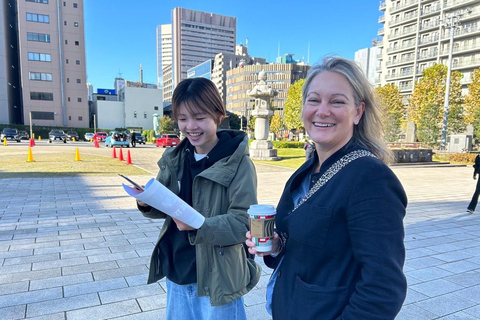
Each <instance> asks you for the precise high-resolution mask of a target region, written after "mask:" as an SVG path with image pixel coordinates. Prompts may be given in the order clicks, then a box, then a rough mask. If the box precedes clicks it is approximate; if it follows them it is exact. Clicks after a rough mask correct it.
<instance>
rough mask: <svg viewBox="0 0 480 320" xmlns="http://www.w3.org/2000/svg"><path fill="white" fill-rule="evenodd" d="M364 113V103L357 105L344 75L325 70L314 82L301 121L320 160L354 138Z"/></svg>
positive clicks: (308, 91)
mask: <svg viewBox="0 0 480 320" xmlns="http://www.w3.org/2000/svg"><path fill="white" fill-rule="evenodd" d="M364 110H365V104H364V103H363V102H362V103H361V104H360V105H358V106H356V105H355V101H354V96H353V88H352V86H351V85H350V83H349V82H348V80H347V78H346V77H345V76H344V75H342V74H340V73H337V72H330V71H323V72H321V73H319V74H317V75H316V76H315V77H314V78H313V79H312V81H311V82H310V86H309V87H308V90H307V94H306V99H305V101H304V108H303V114H302V118H303V123H304V125H305V130H306V131H307V133H308V135H309V136H310V138H311V139H312V140H313V141H314V142H315V144H316V149H317V153H318V156H319V158H320V160H321V161H323V160H325V159H326V158H328V157H329V156H331V155H332V154H334V153H335V152H336V151H338V150H339V149H340V148H342V147H343V146H344V145H345V144H346V143H347V142H348V141H349V140H350V139H351V138H352V136H353V127H354V125H355V123H358V122H359V121H360V118H361V117H362V114H363V111H364Z"/></svg>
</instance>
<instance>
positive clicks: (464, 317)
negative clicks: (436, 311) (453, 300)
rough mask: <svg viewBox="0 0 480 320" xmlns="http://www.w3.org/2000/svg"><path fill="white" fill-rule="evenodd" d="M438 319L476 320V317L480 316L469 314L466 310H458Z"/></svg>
mask: <svg viewBox="0 0 480 320" xmlns="http://www.w3.org/2000/svg"><path fill="white" fill-rule="evenodd" d="M437 319H438V320H474V319H480V318H477V317H474V316H472V315H469V314H468V313H466V312H456V313H454V314H451V315H448V316H445V317H440V318H437Z"/></svg>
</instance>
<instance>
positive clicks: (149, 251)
mask: <svg viewBox="0 0 480 320" xmlns="http://www.w3.org/2000/svg"><path fill="white" fill-rule="evenodd" d="M135 252H137V254H138V255H139V256H140V257H148V258H150V257H151V256H152V252H153V246H152V249H144V250H135Z"/></svg>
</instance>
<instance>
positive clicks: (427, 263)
mask: <svg viewBox="0 0 480 320" xmlns="http://www.w3.org/2000/svg"><path fill="white" fill-rule="evenodd" d="M443 263H444V261H442V260H440V259H436V258H432V257H422V258H416V259H409V260H406V261H405V265H407V266H409V267H412V268H414V269H423V268H428V267H434V266H438V265H441V264H443Z"/></svg>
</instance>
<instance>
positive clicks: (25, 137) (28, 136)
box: [18, 130, 30, 140]
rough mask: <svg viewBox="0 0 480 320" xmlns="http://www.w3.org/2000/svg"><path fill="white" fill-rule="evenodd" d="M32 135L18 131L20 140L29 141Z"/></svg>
mask: <svg viewBox="0 0 480 320" xmlns="http://www.w3.org/2000/svg"><path fill="white" fill-rule="evenodd" d="M28 139H30V135H29V134H28V133H27V131H25V130H18V140H28Z"/></svg>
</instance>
